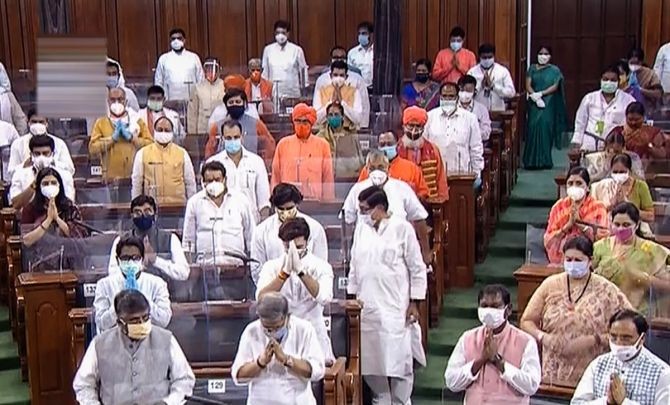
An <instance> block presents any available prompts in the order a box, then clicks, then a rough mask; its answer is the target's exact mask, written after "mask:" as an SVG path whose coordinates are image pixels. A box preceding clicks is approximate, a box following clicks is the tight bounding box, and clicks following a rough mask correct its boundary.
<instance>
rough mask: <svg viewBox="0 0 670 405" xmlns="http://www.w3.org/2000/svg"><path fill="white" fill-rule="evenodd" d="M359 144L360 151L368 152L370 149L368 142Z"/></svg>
mask: <svg viewBox="0 0 670 405" xmlns="http://www.w3.org/2000/svg"><path fill="white" fill-rule="evenodd" d="M359 143H360V144H361V149H363V150H368V149H370V141H359Z"/></svg>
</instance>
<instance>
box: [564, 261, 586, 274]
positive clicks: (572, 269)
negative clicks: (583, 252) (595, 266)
mask: <svg viewBox="0 0 670 405" xmlns="http://www.w3.org/2000/svg"><path fill="white" fill-rule="evenodd" d="M563 270H565V272H566V273H568V276H570V277H572V278H582V277H584V276H585V275H587V274H588V273H589V262H577V261H572V262H568V261H564V262H563Z"/></svg>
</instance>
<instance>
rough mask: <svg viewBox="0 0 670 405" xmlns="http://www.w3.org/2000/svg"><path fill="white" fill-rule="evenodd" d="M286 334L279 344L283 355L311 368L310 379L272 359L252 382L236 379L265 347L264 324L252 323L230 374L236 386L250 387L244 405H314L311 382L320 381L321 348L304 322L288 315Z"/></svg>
mask: <svg viewBox="0 0 670 405" xmlns="http://www.w3.org/2000/svg"><path fill="white" fill-rule="evenodd" d="M287 326H288V333H287V334H286V337H285V338H284V340H283V341H282V342H281V348H282V350H283V352H284V353H285V354H286V355H288V356H291V357H294V358H297V359H302V360H305V361H306V362H308V363H309V364H310V366H312V376H311V377H310V378H309V379H306V378H301V377H298V376H296V375H295V374H293V373H290V372H288V371H287V370H286V367H284V366H283V365H282V364H281V363H279V362H278V361H277V359H276V358H275V357H273V358H272V360H271V361H270V363H269V364H268V365H267V367H266V368H265V369H264V370H263V371H261V373H260V374H259V375H258V376H257V377H256V378H254V379H252V380H251V381H244V380H239V379H238V378H237V374H238V372H239V371H240V368H241V367H242V366H243V365H245V364H246V363H249V362H253V361H256V359H258V357H259V356H260V355H261V354H262V353H263V352H264V351H265V347H266V346H267V345H268V341H269V339H268V337H267V336H265V332H264V328H263V325H262V324H261V321H260V320H259V319H257V320H255V321H253V322H251V323H250V324H249V325H247V327H246V328H245V329H244V332H242V337H241V338H240V344H239V348H238V349H237V355H235V361H234V362H233V366H232V368H231V372H230V374H231V375H232V377H233V381H234V382H235V384H237V385H247V384H249V397H248V399H247V405H266V404H272V405H316V399H315V398H314V394H313V393H312V387H311V384H310V381H319V380H321V379H322V378H323V376H324V374H325V371H326V366H325V358H324V356H323V353H322V352H321V345H319V341H318V339H317V337H316V333H315V332H314V328H313V327H312V325H311V324H310V323H309V322H308V321H305V320H303V319H300V318H298V317H294V316H290V317H289V320H288V325H287Z"/></svg>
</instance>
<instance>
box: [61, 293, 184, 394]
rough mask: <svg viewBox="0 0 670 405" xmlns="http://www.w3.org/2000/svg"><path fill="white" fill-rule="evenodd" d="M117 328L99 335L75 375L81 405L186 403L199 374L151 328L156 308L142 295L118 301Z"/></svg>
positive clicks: (173, 342)
mask: <svg viewBox="0 0 670 405" xmlns="http://www.w3.org/2000/svg"><path fill="white" fill-rule="evenodd" d="M114 312H116V313H117V314H118V319H117V320H116V322H115V323H116V327H115V328H111V329H109V330H108V331H106V332H104V333H102V334H100V335H98V336H95V337H94V338H93V341H91V343H90V344H89V346H88V348H87V349H86V354H85V355H84V358H83V359H82V361H81V364H80V365H79V369H78V370H77V374H76V375H75V377H74V382H73V383H72V388H73V389H74V392H75V395H76V398H77V402H78V403H80V404H81V405H96V404H121V403H123V404H126V403H140V404H181V403H183V401H184V398H185V397H186V396H188V395H192V394H193V387H194V386H195V376H194V375H193V371H192V370H191V367H190V366H189V364H188V360H186V356H184V352H182V350H181V347H179V343H177V339H175V337H174V336H172V333H170V332H169V331H167V330H165V329H163V328H161V327H159V326H155V325H152V324H151V321H150V316H151V315H152V314H151V304H149V301H147V299H146V298H145V297H144V296H143V295H142V294H141V293H139V292H138V291H135V290H124V291H121V292H120V293H119V294H117V295H116V296H115V297H114Z"/></svg>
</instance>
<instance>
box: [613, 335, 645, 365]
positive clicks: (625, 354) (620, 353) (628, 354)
mask: <svg viewBox="0 0 670 405" xmlns="http://www.w3.org/2000/svg"><path fill="white" fill-rule="evenodd" d="M643 336H644V334H642V336H640V338H639V339H638V340H637V342H635V344H633V345H632V346H619V345H617V344H614V343H612V340H610V351H611V352H612V353H614V355H616V356H617V357H618V358H619V360H621V361H624V362H625V361H629V360H630V359H632V358H633V357H635V355H636V354H637V353H638V352H639V351H640V350H641V348H640V347H638V344H639V343H640V342H641V341H642V337H643Z"/></svg>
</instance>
